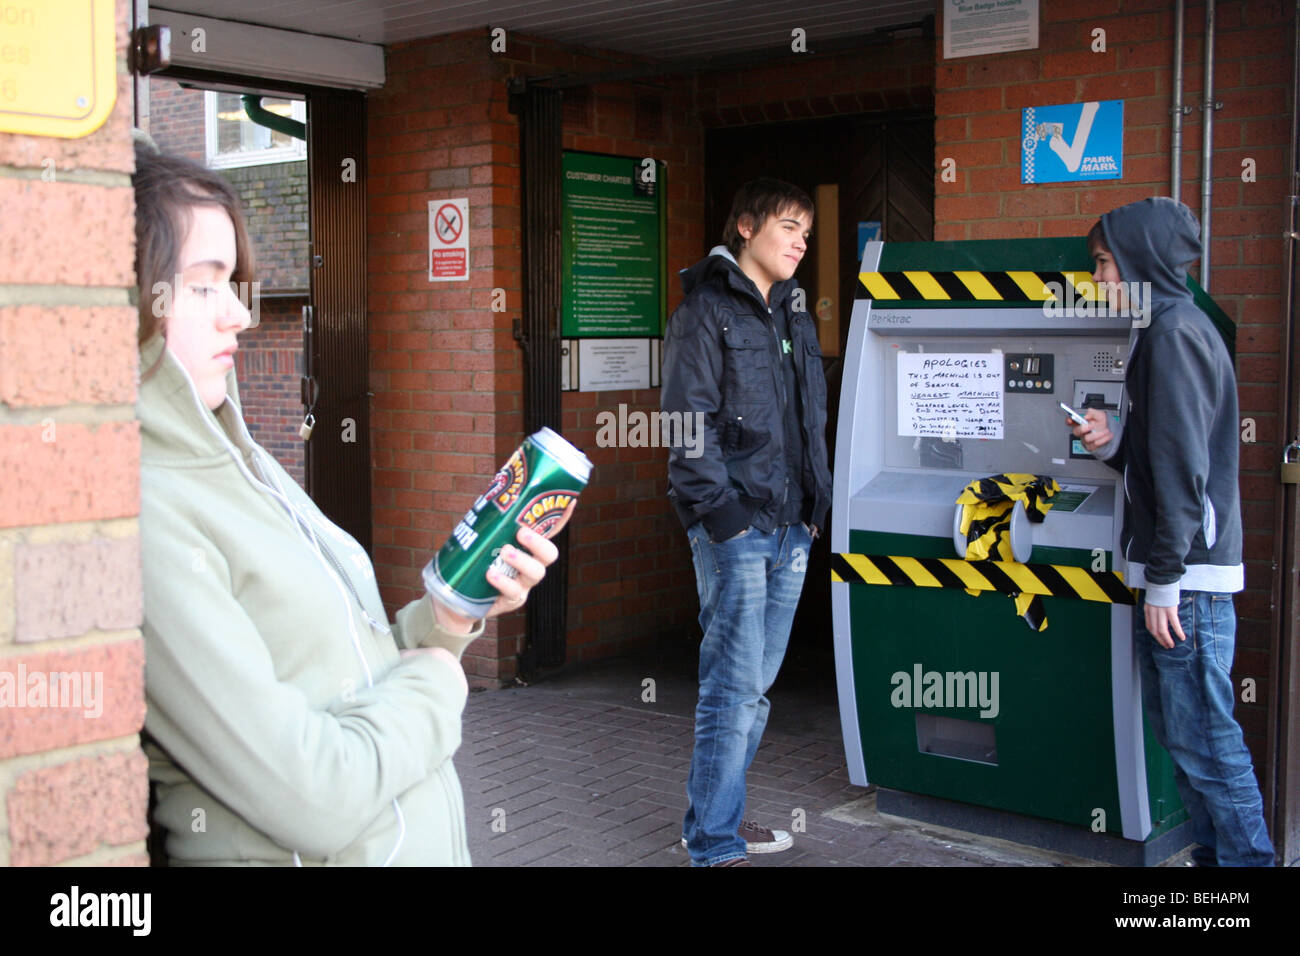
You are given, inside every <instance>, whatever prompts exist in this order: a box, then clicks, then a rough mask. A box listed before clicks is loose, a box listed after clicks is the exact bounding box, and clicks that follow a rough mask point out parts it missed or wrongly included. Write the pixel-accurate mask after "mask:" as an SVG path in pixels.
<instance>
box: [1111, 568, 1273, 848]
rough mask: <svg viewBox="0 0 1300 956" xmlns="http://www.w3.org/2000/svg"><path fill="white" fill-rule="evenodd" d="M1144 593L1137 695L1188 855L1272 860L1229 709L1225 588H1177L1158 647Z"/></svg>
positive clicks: (1230, 645)
mask: <svg viewBox="0 0 1300 956" xmlns="http://www.w3.org/2000/svg"><path fill="white" fill-rule="evenodd" d="M1145 604H1146V592H1143V593H1142V597H1141V600H1139V601H1138V606H1137V608H1136V609H1135V610H1134V615H1133V645H1134V647H1135V648H1136V649H1137V658H1138V666H1139V668H1140V669H1141V673H1142V702H1143V705H1144V706H1145V708H1146V714H1147V720H1148V721H1149V722H1150V724H1151V730H1152V732H1153V733H1154V734H1155V737H1156V740H1158V741H1159V742H1160V745H1161V746H1162V747H1164V748H1165V749H1166V750H1167V751H1169V755H1170V756H1171V757H1172V758H1173V760H1174V780H1175V782H1176V783H1177V784H1178V793H1179V794H1180V795H1181V796H1182V798H1183V806H1185V807H1186V808H1187V812H1188V814H1189V816H1190V818H1191V828H1192V839H1193V840H1194V841H1196V842H1197V843H1199V844H1200V846H1199V847H1197V848H1195V849H1193V851H1192V858H1193V859H1194V860H1195V861H1196V862H1197V863H1198V864H1200V865H1202V866H1272V865H1273V844H1272V842H1271V841H1270V840H1269V838H1268V828H1267V827H1266V826H1265V825H1264V811H1263V801H1262V800H1261V799H1260V795H1259V785H1258V783H1256V781H1255V772H1254V770H1253V769H1252V767H1251V762H1250V751H1248V750H1247V749H1246V743H1245V740H1244V739H1243V738H1242V734H1241V727H1240V726H1238V724H1237V721H1236V720H1235V719H1234V718H1233V716H1232V708H1233V704H1234V703H1235V702H1236V694H1235V692H1234V689H1233V683H1232V677H1231V674H1230V672H1231V670H1232V655H1233V651H1234V650H1235V647H1236V638H1237V615H1236V612H1235V611H1234V610H1233V606H1232V595H1231V594H1215V593H1211V592H1209V591H1184V592H1182V599H1181V600H1180V601H1179V602H1178V621H1179V623H1180V624H1181V625H1182V628H1183V633H1184V634H1185V635H1187V640H1186V641H1180V640H1178V635H1176V634H1174V635H1173V638H1174V646H1173V647H1172V648H1171V649H1169V650H1166V649H1165V648H1163V647H1161V646H1160V645H1159V644H1157V643H1156V640H1155V638H1153V637H1152V636H1151V634H1150V633H1149V632H1148V631H1147V628H1146V622H1145V620H1144V619H1143V609H1144V607H1145Z"/></svg>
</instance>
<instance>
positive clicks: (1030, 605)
mask: <svg viewBox="0 0 1300 956" xmlns="http://www.w3.org/2000/svg"><path fill="white" fill-rule="evenodd" d="M1060 490H1061V487H1060V485H1058V484H1057V483H1056V479H1055V478H1051V477H1048V476H1046V475H1029V474H1007V475H993V476H991V477H989V478H979V479H976V480H975V481H972V482H971V483H970V484H969V485H967V486H966V487H965V488H964V489H963V490H962V493H961V494H960V495H958V496H957V504H959V505H961V506H962V514H961V523H960V524H959V525H958V530H959V531H960V533H961V534H963V535H965V536H966V560H967V561H988V560H993V561H1014V560H1015V556H1014V554H1013V553H1012V550H1011V515H1012V512H1013V511H1014V510H1015V507H1016V502H1017V501H1019V502H1022V503H1023V504H1024V506H1025V514H1026V515H1028V517H1029V520H1030V521H1031V522H1033V523H1035V524H1041V523H1042V521H1043V519H1044V518H1046V517H1047V512H1048V511H1050V510H1051V507H1052V502H1051V498H1052V496H1053V495H1055V494H1056V493H1057V492H1058V491H1060ZM966 593H967V594H971V595H978V594H979V593H980V592H979V591H974V590H970V589H968V590H967V591H966ZM1012 597H1014V598H1015V602H1016V613H1017V614H1019V615H1020V616H1021V617H1023V618H1024V619H1025V623H1026V624H1028V625H1029V626H1030V628H1032V629H1033V630H1035V631H1043V630H1046V629H1047V615H1046V613H1045V612H1044V610H1043V602H1042V599H1041V598H1040V597H1039V596H1038V595H1036V594H1024V593H1017V594H1014V595H1012Z"/></svg>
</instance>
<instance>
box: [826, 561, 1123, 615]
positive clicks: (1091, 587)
mask: <svg viewBox="0 0 1300 956" xmlns="http://www.w3.org/2000/svg"><path fill="white" fill-rule="evenodd" d="M831 580H832V581H860V582H861V583H863V584H894V585H901V586H904V587H917V588H960V589H961V590H963V591H998V592H1001V593H1002V594H1008V595H1013V596H1014V595H1021V594H1035V595H1043V596H1046V597H1059V598H1075V599H1076V600H1080V601H1099V602H1103V603H1106V604H1136V603H1137V601H1136V599H1135V598H1134V596H1133V592H1132V591H1131V590H1129V589H1128V588H1127V587H1126V586H1125V585H1124V578H1123V577H1122V576H1121V575H1120V573H1119V572H1118V571H1089V570H1088V569H1087V568H1075V567H1070V566H1068V565H1063V564H1020V563H1018V562H1015V561H963V560H961V559H960V558H912V557H904V556H901V555H884V554H844V553H833V554H832V555H831Z"/></svg>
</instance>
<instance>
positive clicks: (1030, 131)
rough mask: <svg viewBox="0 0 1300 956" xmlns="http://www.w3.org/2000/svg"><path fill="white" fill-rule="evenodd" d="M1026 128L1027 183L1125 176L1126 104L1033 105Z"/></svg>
mask: <svg viewBox="0 0 1300 956" xmlns="http://www.w3.org/2000/svg"><path fill="white" fill-rule="evenodd" d="M1021 129H1022V130H1023V137H1022V139H1021V158H1020V181H1021V182H1022V183H1069V182H1078V181H1081V180H1092V179H1121V178H1123V175H1124V101H1123V100H1101V101H1091V102H1088V103H1064V104H1062V105H1059V106H1029V107H1026V108H1025V109H1024V111H1023V122H1022V126H1021Z"/></svg>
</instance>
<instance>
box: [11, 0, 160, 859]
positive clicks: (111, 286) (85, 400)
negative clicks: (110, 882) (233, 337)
mask: <svg viewBox="0 0 1300 956" xmlns="http://www.w3.org/2000/svg"><path fill="white" fill-rule="evenodd" d="M129 7H130V5H129V4H128V3H126V2H125V0H118V3H117V18H118V20H117V22H118V26H117V51H118V88H117V104H116V106H115V108H114V110H113V113H112V115H111V116H110V118H109V120H108V121H107V122H106V123H105V124H104V125H103V126H102V127H100V128H99V129H98V130H96V131H95V132H94V133H92V134H91V135H89V136H87V137H84V138H81V139H59V138H54V137H43V136H17V135H12V134H7V133H0V208H3V209H4V218H3V225H2V226H0V864H9V865H15V866H22V865H33V864H50V863H59V862H63V861H74V862H76V863H81V864H89V865H98V864H124V863H125V864H139V865H145V864H147V863H148V859H147V857H146V855H145V852H144V837H145V835H146V833H147V826H146V820H145V817H146V810H147V805H148V783H147V777H146V764H145V758H144V755H143V754H142V753H141V751H140V742H139V736H138V733H139V730H140V727H141V726H142V724H143V722H144V646H143V642H142V640H141V637H140V629H139V628H140V617H141V584H140V540H139V532H138V528H137V522H136V516H137V515H138V514H139V510H140V436H139V426H138V425H137V423H136V417H135V408H134V405H135V399H136V371H137V370H136V366H137V360H136V350H135V331H136V313H135V308H134V307H133V306H132V305H131V304H130V301H129V298H128V296H129V290H130V288H131V287H132V286H133V285H134V284H135V278H134V270H133V260H134V225H133V223H134V214H135V205H134V201H133V197H132V192H131V180H130V176H131V173H132V171H133V170H134V159H133V156H132V150H131V133H130V130H131V83H130V76H129V74H128V73H127V72H126V68H125V62H124V52H125V49H126V36H127V15H128V11H129Z"/></svg>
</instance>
